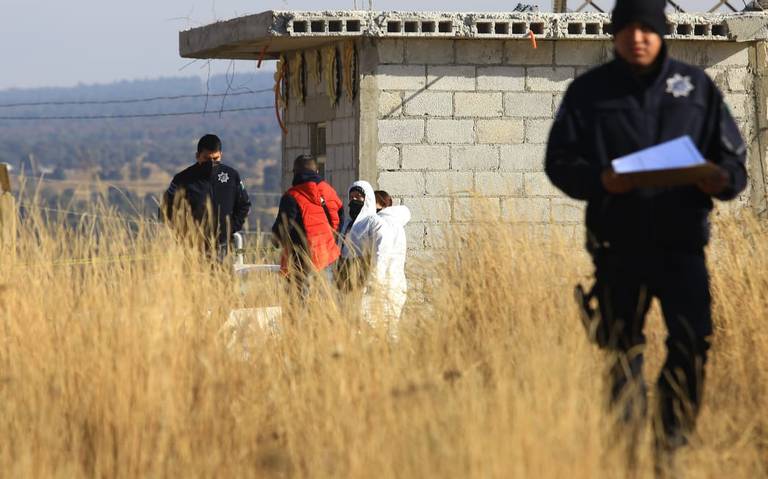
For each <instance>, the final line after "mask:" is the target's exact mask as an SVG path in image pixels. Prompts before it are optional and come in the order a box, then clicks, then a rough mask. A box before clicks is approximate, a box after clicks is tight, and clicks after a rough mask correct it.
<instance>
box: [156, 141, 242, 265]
mask: <svg viewBox="0 0 768 479" xmlns="http://www.w3.org/2000/svg"><path fill="white" fill-rule="evenodd" d="M221 158H222V148H221V140H220V139H219V138H218V137H217V136H215V135H205V136H203V137H202V138H200V141H199V142H198V144H197V156H196V160H197V161H196V162H195V164H194V165H192V166H190V167H189V168H187V169H185V170H184V171H182V172H180V173H178V174H177V175H176V176H174V177H173V181H171V184H170V186H169V187H168V190H167V191H166V192H165V194H164V195H163V214H164V215H165V217H166V218H167V219H169V220H171V221H172V222H173V223H174V224H176V225H177V226H178V225H179V224H180V223H182V222H183V220H184V218H183V217H182V216H183V215H184V214H185V213H184V211H185V208H188V211H189V213H190V215H191V218H192V219H193V220H194V223H195V226H196V228H197V229H198V231H200V232H201V233H202V234H203V235H204V238H205V239H204V242H203V244H204V245H205V246H206V248H207V249H209V250H210V249H212V248H214V249H215V250H216V251H217V254H218V255H219V257H221V256H223V254H224V253H226V251H227V249H228V247H229V242H230V239H231V238H232V235H233V234H234V233H236V232H238V231H240V230H242V229H243V225H244V224H245V220H246V218H247V217H248V212H249V211H250V208H251V201H250V199H249V198H248V192H247V191H246V189H245V185H244V184H243V182H242V180H241V179H240V174H239V173H238V172H237V170H235V169H234V168H232V167H231V166H227V165H224V164H222V163H221ZM211 243H215V244H211Z"/></svg>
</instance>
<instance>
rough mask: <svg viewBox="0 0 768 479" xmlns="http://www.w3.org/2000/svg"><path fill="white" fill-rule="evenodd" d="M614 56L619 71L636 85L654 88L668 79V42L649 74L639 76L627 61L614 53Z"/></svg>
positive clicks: (663, 44) (662, 48)
mask: <svg viewBox="0 0 768 479" xmlns="http://www.w3.org/2000/svg"><path fill="white" fill-rule="evenodd" d="M614 56H615V58H616V60H615V64H616V65H617V66H618V68H619V70H620V71H621V72H622V73H623V74H625V75H626V76H628V77H629V78H631V79H632V81H633V82H634V83H635V84H636V85H639V86H642V87H649V86H654V85H656V84H658V83H659V82H661V81H663V79H664V78H666V77H667V75H666V73H667V71H668V70H669V49H668V47H667V42H663V43H662V45H661V51H659V56H658V58H657V59H656V62H655V63H654V66H653V68H652V69H651V70H649V71H648V73H644V74H638V73H637V72H636V71H635V70H633V69H632V66H631V65H630V64H629V63H627V61H626V60H624V59H623V58H621V57H620V56H619V54H618V53H615V52H614ZM646 79H650V81H646Z"/></svg>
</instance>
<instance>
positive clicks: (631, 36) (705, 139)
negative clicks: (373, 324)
mask: <svg viewBox="0 0 768 479" xmlns="http://www.w3.org/2000/svg"><path fill="white" fill-rule="evenodd" d="M665 3H666V2H665V0H618V2H617V4H616V8H615V10H614V12H613V29H614V47H615V53H616V59H615V60H613V61H611V62H609V63H607V64H604V65H602V66H599V67H597V68H595V69H593V70H591V71H589V72H587V73H585V74H584V75H582V76H580V77H579V78H577V79H576V80H575V81H574V82H573V83H572V85H571V86H570V88H569V89H568V92H567V93H566V95H565V98H564V100H563V103H562V106H561V108H560V111H559V112H558V114H557V118H556V120H555V122H554V125H553V127H552V131H551V133H550V138H549V145H548V149H547V157H546V172H547V174H548V176H549V178H550V180H551V181H552V182H553V183H554V184H555V185H556V186H557V187H558V188H560V189H561V190H562V191H563V192H565V193H566V194H567V195H568V196H570V197H572V198H575V199H578V200H586V201H587V218H586V223H587V225H586V226H587V236H588V249H589V251H590V253H591V254H592V256H593V259H594V263H595V266H596V287H595V289H594V290H593V291H594V294H595V296H596V297H597V300H598V302H599V306H600V323H599V325H598V328H597V331H596V332H597V334H596V336H597V337H596V339H597V342H598V343H599V344H600V345H601V346H603V347H605V348H606V349H608V350H609V351H611V352H613V353H614V354H612V356H613V358H614V359H615V361H616V362H615V364H614V365H613V368H612V371H611V380H612V393H611V404H612V405H613V406H617V405H621V406H622V409H621V410H619V411H618V412H619V413H620V414H621V416H622V417H624V418H626V419H632V418H633V417H634V418H638V417H642V416H643V414H644V413H645V409H646V406H645V397H646V391H645V386H644V384H643V383H642V381H643V380H642V371H641V370H642V364H643V356H642V350H643V345H644V343H645V338H644V336H643V326H644V321H645V316H646V313H647V312H648V309H649V305H650V303H651V300H652V298H654V297H656V298H658V299H659V301H660V302H661V307H662V310H663V313H664V319H665V322H666V325H667V329H668V338H667V358H666V362H665V364H664V367H663V370H662V373H661V375H660V377H659V380H658V394H657V396H656V397H657V398H658V403H657V405H656V406H657V408H656V416H655V419H656V420H655V421H654V423H655V424H657V425H658V426H659V427H658V429H657V431H656V432H657V439H659V440H658V442H657V446H660V448H659V449H658V450H660V451H662V452H672V451H674V450H675V449H676V448H678V447H679V446H682V445H684V444H685V443H686V437H687V436H688V435H689V433H690V432H691V431H692V429H693V427H694V422H695V419H696V416H697V413H698V410H699V406H700V404H701V392H702V386H703V378H704V369H703V366H704V363H705V361H706V358H707V350H708V348H709V336H710V335H711V334H712V318H711V311H710V310H711V304H710V303H711V300H710V291H709V277H708V272H707V267H706V264H705V257H704V247H705V245H706V244H707V242H708V239H709V223H708V215H709V212H710V211H711V210H712V198H713V197H714V198H717V199H720V200H731V199H733V198H735V197H736V196H737V195H738V194H739V193H740V192H741V191H742V190H744V188H745V186H746V182H747V175H746V170H745V167H744V161H745V146H744V142H743V140H742V137H741V135H740V134H739V131H738V129H737V127H736V124H735V123H734V120H733V118H732V116H731V114H730V113H729V110H728V108H727V107H726V105H725V104H724V103H723V97H722V94H721V93H720V91H718V89H717V87H716V86H715V85H714V84H713V82H712V81H711V80H710V79H709V78H708V77H707V76H706V74H705V73H704V72H703V71H702V70H700V69H699V68H696V67H693V66H691V65H687V64H685V63H682V62H679V61H676V60H673V59H671V58H669V56H668V52H667V46H666V45H665V43H664V40H663V35H664V33H665V32H666V29H667V26H666V18H665V14H664V7H665ZM684 135H689V136H690V137H691V138H692V139H693V142H694V143H695V144H696V146H697V147H698V149H699V150H700V151H701V153H702V154H703V155H704V157H705V158H706V159H707V160H708V161H710V162H712V163H714V165H716V168H713V173H712V175H711V176H710V177H708V178H706V179H704V180H703V181H701V182H699V183H698V184H695V185H688V186H678V187H667V188H636V187H635V186H634V185H633V183H632V181H631V180H629V179H627V178H626V177H622V176H620V175H617V174H616V173H614V172H613V171H612V169H611V160H613V159H616V158H618V157H621V156H624V155H626V154H629V153H632V152H635V151H638V150H641V149H644V148H647V147H650V146H653V145H656V144H659V143H662V142H664V141H667V140H672V139H675V138H678V137H681V136H684Z"/></svg>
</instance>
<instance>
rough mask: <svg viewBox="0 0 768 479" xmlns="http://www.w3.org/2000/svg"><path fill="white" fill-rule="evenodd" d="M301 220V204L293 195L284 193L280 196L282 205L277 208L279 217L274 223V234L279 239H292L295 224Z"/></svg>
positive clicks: (282, 240)
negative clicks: (291, 234)
mask: <svg viewBox="0 0 768 479" xmlns="http://www.w3.org/2000/svg"><path fill="white" fill-rule="evenodd" d="M300 220H301V217H300V212H299V205H298V204H297V203H296V200H295V199H294V198H293V196H291V195H287V194H286V195H283V196H282V198H280V206H279V207H278V210H277V218H275V223H274V224H273V225H272V234H273V235H274V236H275V238H277V240H278V241H281V242H287V241H290V232H291V230H292V229H293V227H294V225H296V224H298V222H299V221H300Z"/></svg>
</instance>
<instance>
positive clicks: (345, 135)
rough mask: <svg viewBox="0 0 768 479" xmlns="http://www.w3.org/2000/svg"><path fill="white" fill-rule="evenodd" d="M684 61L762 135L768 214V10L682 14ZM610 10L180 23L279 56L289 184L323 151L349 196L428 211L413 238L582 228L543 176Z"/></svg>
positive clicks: (185, 43)
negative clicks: (376, 194) (377, 197)
mask: <svg viewBox="0 0 768 479" xmlns="http://www.w3.org/2000/svg"><path fill="white" fill-rule="evenodd" d="M669 21H670V23H669V34H668V36H667V41H668V44H669V47H670V50H671V53H672V55H673V56H674V57H676V58H679V59H681V60H684V61H688V62H690V63H693V64H696V65H699V66H702V67H704V68H705V69H706V71H707V72H708V73H709V74H710V75H711V76H712V78H713V79H714V80H715V81H716V83H717V84H718V85H719V86H720V88H721V89H722V90H723V92H724V93H725V96H726V100H727V102H728V104H729V105H730V107H731V110H732V112H733V114H734V116H735V117H736V118H737V120H738V122H739V124H740V127H741V129H742V132H743V134H744V136H745V138H746V139H747V141H748V142H749V145H750V152H749V170H750V176H751V185H750V188H749V190H748V192H747V193H745V195H744V197H743V198H742V200H741V201H740V202H739V203H738V204H737V206H736V207H743V206H745V205H746V206H750V207H753V208H755V209H757V210H758V211H761V212H762V211H765V210H766V208H767V206H768V205H767V204H766V168H767V167H768V159H766V148H768V88H767V87H768V16H765V15H763V14H732V15H719V14H702V15H688V14H675V15H670V17H669ZM609 32H610V17H609V16H607V15H603V14H592V13H577V14H547V13H426V12H360V11H338V12H294V11H267V12H264V13H260V14H257V15H251V16H246V17H241V18H237V19H234V20H230V21H226V22H219V23H216V24H213V25H209V26H205V27H201V28H195V29H192V30H189V31H185V32H182V33H181V34H180V51H181V55H182V56H184V57H188V58H222V59H251V60H254V61H259V60H261V59H279V60H280V63H279V66H278V74H277V75H276V77H277V80H278V82H279V83H280V84H281V85H282V87H281V90H280V91H281V93H280V95H279V96H280V99H279V109H280V112H281V113H282V117H283V118H282V120H283V122H284V125H285V129H284V136H283V182H284V183H286V184H287V183H288V182H289V181H290V168H291V165H292V160H293V158H294V157H296V156H297V155H298V154H300V153H314V154H315V155H317V156H318V157H319V158H321V159H322V161H323V162H324V172H325V175H326V178H327V179H328V180H329V181H330V182H331V184H332V185H333V186H334V187H335V188H336V189H337V190H338V191H339V193H344V192H345V190H346V188H347V186H348V185H349V184H350V183H351V182H352V181H353V180H355V179H358V178H359V179H364V180H368V181H370V182H371V183H372V184H373V185H374V187H378V188H381V189H385V190H387V191H389V192H390V193H391V194H392V195H393V197H395V198H396V200H397V201H398V202H401V203H403V204H406V205H408V206H409V207H410V208H411V211H412V212H413V221H412V223H411V224H410V225H409V227H408V228H409V229H408V233H409V245H410V247H411V248H412V249H429V248H434V247H439V246H440V241H441V238H442V237H443V235H442V232H443V231H444V229H445V227H446V225H452V224H460V223H466V222H468V221H470V220H471V219H472V214H473V211H475V210H476V208H478V207H479V210H480V211H482V213H483V215H484V216H486V217H488V218H500V219H503V220H505V221H509V222H516V223H523V224H530V225H538V226H536V227H537V228H539V229H541V230H552V229H557V228H560V229H564V230H573V229H575V228H574V227H575V225H578V224H579V223H580V222H581V221H582V215H583V211H582V208H583V206H582V205H581V204H580V203H577V202H573V201H571V200H568V199H567V198H564V197H563V196H562V195H561V194H559V192H558V191H557V190H556V189H555V188H554V187H552V185H551V184H550V183H549V181H548V179H547V177H546V175H545V174H544V172H543V158H544V150H545V143H546V140H547V136H548V132H549V128H550V126H551V124H552V121H553V118H554V115H555V113H556V111H557V108H558V105H559V103H560V101H561V99H562V95H563V93H564V91H565V90H566V88H567V87H568V85H569V83H570V82H571V81H572V79H573V78H574V77H575V76H576V75H578V74H580V73H581V72H584V71H585V70H587V69H589V68H591V67H593V66H595V65H597V64H599V63H602V62H604V61H606V60H608V59H609V58H610V57H611V56H612V54H613V53H612V46H611V42H610V35H609Z"/></svg>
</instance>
